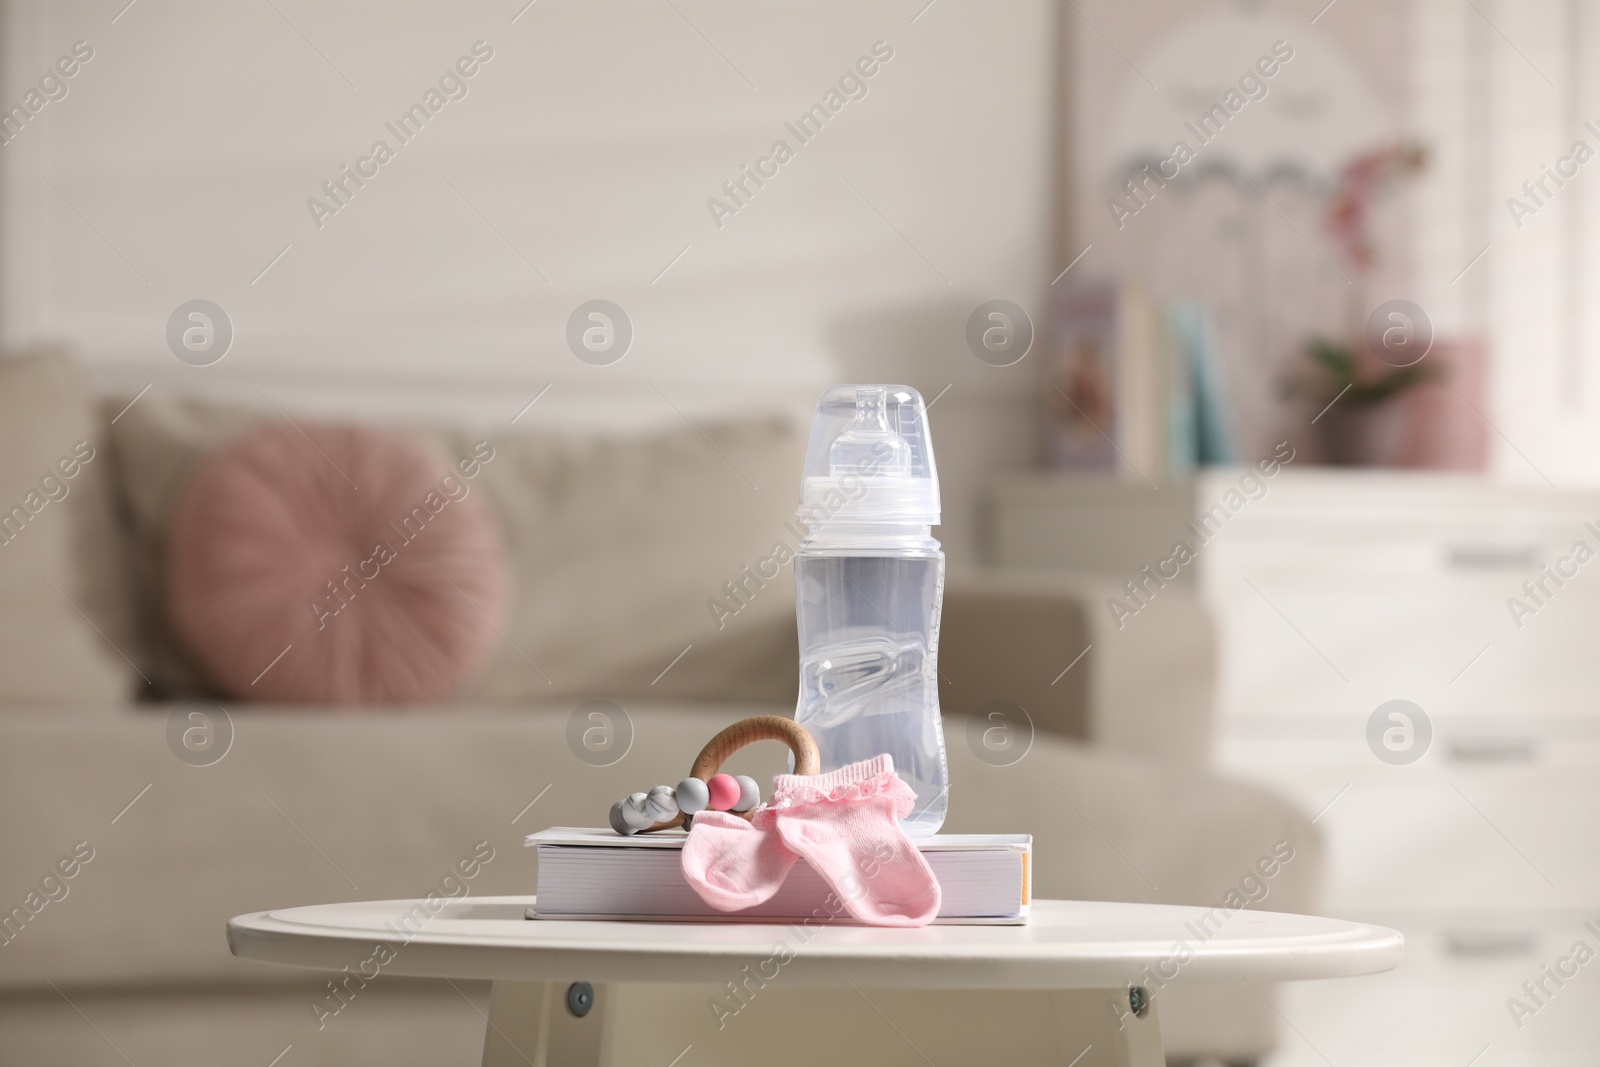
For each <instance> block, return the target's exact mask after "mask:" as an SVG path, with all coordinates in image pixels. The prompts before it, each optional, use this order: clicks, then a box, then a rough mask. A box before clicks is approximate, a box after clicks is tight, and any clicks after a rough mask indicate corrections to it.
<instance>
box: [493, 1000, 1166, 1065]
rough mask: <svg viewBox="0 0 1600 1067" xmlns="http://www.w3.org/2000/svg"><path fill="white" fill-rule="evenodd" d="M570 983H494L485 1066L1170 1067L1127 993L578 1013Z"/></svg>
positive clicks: (616, 1007)
mask: <svg viewBox="0 0 1600 1067" xmlns="http://www.w3.org/2000/svg"><path fill="white" fill-rule="evenodd" d="M571 985H572V983H569V982H496V983H495V985H494V993H493V996H492V1000H491V1004H490V1010H489V1028H488V1034H487V1037H486V1039H485V1042H484V1050H483V1065H484V1067H602V1065H604V1067H637V1065H640V1064H655V1065H657V1067H666V1065H668V1064H680V1067H704V1065H708V1064H710V1065H714V1064H724V1063H728V1064H760V1065H761V1067H791V1065H792V1067H802V1065H803V1067H816V1065H817V1064H818V1063H864V1062H870V1063H873V1064H876V1065H878V1067H898V1065H901V1064H904V1065H907V1067H923V1065H925V1064H930V1063H933V1064H937V1065H938V1067H960V1065H963V1064H973V1065H982V1067H990V1065H992V1064H994V1063H998V1062H1003V1063H1005V1064H1006V1065H1007V1067H1023V1065H1027V1064H1040V1065H1044V1064H1050V1065H1053V1067H1164V1063H1165V1060H1164V1057H1163V1055H1162V1047H1161V1029H1160V1022H1159V1021H1158V1019H1157V1017H1156V1006H1155V1003H1154V1002H1153V1001H1152V1000H1151V999H1150V998H1149V997H1148V996H1147V995H1145V994H1143V991H1141V992H1140V995H1139V996H1138V997H1134V998H1133V999H1131V1000H1130V991H1129V990H1128V989H1114V990H1073V991H1055V990H899V989H874V988H858V987H854V986H846V987H844V988H843V989H822V988H807V987H791V986H786V985H784V984H783V983H782V980H781V979H778V980H774V981H768V982H766V983H764V984H757V983H755V982H752V981H745V982H743V983H741V984H739V985H734V984H733V983H728V985H727V986H725V987H722V988H718V987H715V986H697V985H676V986H667V985H641V984H633V983H613V984H609V985H596V986H594V987H593V1000H592V1003H591V1005H590V1006H589V1007H588V1009H587V1011H586V1014H584V1015H582V1016H579V1015H576V1014H574V1012H573V1011H572V1010H571V1009H569V1008H568V995H569V989H570V988H571ZM579 1007H580V1009H581V1008H582V1003H581V1001H580V1002H579ZM1134 1007H1138V1008H1139V1010H1138V1011H1137V1012H1135V1011H1134V1010H1133V1009H1134ZM680 1061H681V1063H680Z"/></svg>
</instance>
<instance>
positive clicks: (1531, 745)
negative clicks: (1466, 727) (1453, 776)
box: [1446, 737, 1539, 763]
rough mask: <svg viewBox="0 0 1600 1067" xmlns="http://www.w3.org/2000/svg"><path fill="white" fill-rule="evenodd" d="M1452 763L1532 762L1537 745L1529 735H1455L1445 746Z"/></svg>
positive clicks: (1537, 752)
mask: <svg viewBox="0 0 1600 1067" xmlns="http://www.w3.org/2000/svg"><path fill="white" fill-rule="evenodd" d="M1446 751H1447V752H1449V754H1450V760H1451V762H1453V763H1534V762H1537V761H1538V759H1539V746H1538V744H1537V743H1536V742H1535V741H1534V739H1533V738H1531V737H1455V738H1451V739H1450V742H1449V744H1448V745H1447V746H1446Z"/></svg>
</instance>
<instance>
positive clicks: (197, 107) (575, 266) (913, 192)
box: [0, 0, 1064, 555]
mask: <svg viewBox="0 0 1600 1067" xmlns="http://www.w3.org/2000/svg"><path fill="white" fill-rule="evenodd" d="M526 2H527V0H504V2H496V3H492V4H491V3H473V4H445V3H418V2H403V3H395V2H385V3H377V2H343V3H339V4H336V5H333V4H318V3H312V2H308V0H250V2H239V3H228V4H217V3H202V2H198V0H136V2H135V3H133V4H132V5H129V6H125V5H126V4H127V0H107V2H104V3H100V2H97V3H92V4H74V5H64V4H51V3H45V2H44V0H7V2H6V3H4V5H3V11H4V18H5V24H6V25H5V29H6V32H5V35H4V57H3V58H4V75H3V82H0V84H3V86H4V92H3V97H0V106H3V107H5V108H10V107H12V106H13V105H14V104H22V103H24V102H25V99H26V94H27V93H28V92H29V91H30V89H33V88H36V87H37V86H38V85H39V81H40V78H41V77H44V76H47V75H49V74H50V73H51V71H52V69H53V65H54V64H55V62H56V60H57V59H58V58H59V57H62V56H66V55H69V54H71V52H72V49H73V46H74V44H75V42H79V41H85V42H88V45H89V46H90V47H92V49H93V58H92V59H91V60H89V61H88V62H86V63H82V64H81V65H80V67H79V69H78V70H77V71H76V73H75V74H74V75H73V76H72V77H71V78H70V79H62V81H63V83H64V85H65V86H66V89H67V92H66V95H65V96H64V97H63V98H61V99H57V100H52V101H50V102H49V103H47V104H46V105H45V106H44V107H43V108H42V109H41V110H39V112H38V113H37V114H35V115H33V116H32V117H31V118H29V119H28V121H27V122H26V123H25V124H21V123H18V124H17V125H20V126H21V129H20V132H19V133H17V134H16V135H15V136H14V137H13V138H12V139H11V140H10V141H9V142H8V143H6V144H5V145H4V146H3V147H0V180H3V183H4V185H3V196H4V199H3V213H0V223H3V225H4V243H3V254H0V256H3V258H0V272H3V273H0V339H3V340H4V341H5V342H6V343H7V344H9V345H17V344H22V343H28V342H33V341H37V340H41V339H55V340H64V341H67V342H69V343H70V344H72V345H73V346H74V347H75V348H76V349H77V350H78V351H79V352H80V353H81V354H82V356H83V357H84V358H85V359H86V360H88V361H89V362H90V363H91V364H92V365H93V367H94V368H95V371H96V374H97V376H98V378H99V379H100V381H101V382H102V383H104V385H105V386H106V387H107V388H108V389H127V390H128V391H130V392H132V391H137V390H138V389H140V388H142V387H143V386H144V385H145V384H147V383H152V382H153V383H155V387H156V388H158V389H174V390H183V391H191V392H211V393H221V394H228V395H240V396H245V397H256V389H257V388H259V390H260V391H261V393H264V394H266V395H268V396H270V397H271V398H272V399H273V400H274V401H275V402H278V403H281V404H283V405H285V406H287V407H291V408H294V407H298V408H302V409H304V408H322V409H331V410H336V411H367V410H378V409H380V408H386V407H387V408H394V407H399V408H409V409H413V410H414V409H423V410H428V411H432V412H435V413H443V412H445V411H447V410H449V411H460V412H472V413H475V417H482V418H510V416H511V415H513V414H515V413H516V412H517V411H518V410H519V409H520V408H521V407H522V406H523V405H524V404H525V403H526V402H527V401H528V400H529V399H530V398H532V397H533V396H534V395H535V394H537V393H538V391H539V390H541V389H543V388H544V387H545V386H546V385H547V384H549V385H551V389H550V392H549V393H548V394H547V395H546V396H545V397H544V399H543V400H541V401H540V404H539V405H538V406H537V407H536V408H535V409H533V412H534V413H536V418H535V414H530V415H529V416H528V417H527V418H525V419H524V420H523V421H522V422H521V423H519V425H522V426H529V425H532V426H534V427H535V428H537V427H538V426H540V425H542V426H544V427H546V428H550V427H556V426H576V427H583V428H608V429H619V428H641V427H647V426H652V425H660V424H663V423H671V422H673V421H679V422H680V424H681V419H682V418H683V417H684V416H685V415H686V416H688V417H691V418H696V419H698V418H701V417H704V416H708V415H710V414H713V413H715V412H718V411H726V410H730V409H734V408H739V409H745V408H750V407H756V406H763V407H773V406H776V407H792V406H795V405H799V406H800V407H801V408H802V409H804V408H805V407H808V406H809V403H810V401H811V400H812V399H813V398H814V397H815V394H816V392H817V391H818V390H819V389H820V387H821V386H822V385H824V384H826V383H827V382H830V381H834V380H850V379H867V378H870V379H882V380H894V381H903V382H907V383H909V384H912V385H914V386H916V387H918V388H920V389H921V390H922V391H923V393H924V395H925V396H927V397H928V398H929V399H932V398H933V397H934V396H935V395H937V394H938V393H939V392H940V391H941V390H943V389H944V388H945V387H946V386H947V385H949V386H950V387H951V388H950V390H949V392H948V393H947V394H946V395H945V396H944V397H943V398H942V399H941V400H940V401H939V403H938V405H936V407H935V409H934V412H933V419H934V426H935V434H936V438H935V440H936V444H937V446H938V449H939V458H940V466H941V471H942V473H943V474H944V477H945V480H946V526H945V531H944V532H945V537H946V540H947V542H949V543H950V547H951V548H952V549H954V550H955V552H956V554H958V555H959V554H962V553H964V552H965V551H966V549H967V546H968V545H969V544H970V539H971V525H972V524H971V521H970V518H971V511H972V499H973V489H974V487H975V485H976V484H977V482H978V480H979V479H980V478H981V476H982V472H983V471H985V470H987V469H990V468H992V467H994V466H996V465H1002V464H1007V463H1015V462H1020V461H1022V460H1024V459H1026V458H1028V457H1030V456H1031V454H1032V449H1033V436H1032V435H1033V427H1032V420H1031V416H1032V411H1033V403H1032V400H1031V393H1032V389H1033V383H1034V382H1035V380H1036V376H1035V373H1034V370H1035V367H1034V363H1035V362H1036V361H1029V360H1025V361H1024V362H1023V363H1022V364H1019V365H1017V366H1015V367H1011V368H1004V369H1001V368H993V367H989V366H986V365H984V364H981V363H979V362H978V361H977V360H976V359H975V358H974V357H973V356H972V355H971V354H970V353H969V352H968V351H967V349H966V346H965V343H964V340H963V327H964V324H965V320H966V317H967V315H968V313H969V312H970V311H971V310H972V308H973V307H974V305H976V304H977V303H978V302H980V301H983V300H987V299H991V298H995V297H1005V298H1009V299H1012V300H1015V301H1017V302H1018V303H1020V304H1022V305H1023V306H1024V307H1027V308H1030V309H1031V308H1033V307H1035V306H1036V304H1037V301H1038V299H1039V297H1040V295H1041V294H1042V293H1043V291H1044V290H1045V288H1046V286H1047V285H1048V283H1049V281H1050V279H1051V278H1052V277H1053V276H1054V275H1055V273H1056V272H1057V271H1058V270H1059V269H1060V266H1062V265H1064V264H1053V263H1052V262H1051V260H1052V259H1053V255H1052V252H1051V250H1050V247H1049V243H1050V242H1049V235H1050V219H1051V215H1052V210H1053V208H1052V203H1051V201H1052V195H1051V178H1050V167H1051V160H1052V158H1053V148H1052V143H1051V137H1052V130H1051V125H1052V122H1053V121H1054V112H1055V101H1054V82H1053V77H1054V76H1053V73H1052V71H1053V67H1052V62H1053V60H1052V55H1053V47H1054V41H1055V34H1056V29H1055V15H1054V5H1053V4H1051V3H1048V2H1045V0H1027V2H1019V3H1008V4H1005V5H1001V6H998V7H993V6H983V5H974V4H963V3H958V2H955V0H942V2H937V3H935V4H933V5H931V6H926V7H925V6H924V5H925V4H926V0H898V2H893V3H890V2H871V3H843V2H825V3H815V2H806V3H799V2H794V3H784V4H763V5H752V4H743V3H733V2H727V0H715V2H706V0H639V2H631V0H630V2H616V3H603V4H587V3H586V4H580V3H574V2H570V0H538V2H536V3H533V4H531V5H528V6H526V7H525V6H524V5H525V4H526ZM478 41H482V42H485V43H486V46H487V47H488V48H492V49H493V57H492V59H490V60H488V61H487V62H484V63H482V64H481V65H480V69H479V70H478V71H477V73H476V74H475V75H474V76H473V77H471V78H470V79H465V86H466V90H467V94H466V95H465V96H464V97H462V98H460V99H453V100H449V101H448V102H447V103H446V104H445V105H444V106H443V107H442V108H440V109H439V110H438V112H437V113H436V114H433V115H432V116H431V118H430V119H429V121H428V122H427V124H426V126H425V127H424V129H423V130H422V131H421V133H420V134H417V135H416V137H415V139H414V140H411V141H410V142H409V143H405V144H401V143H400V142H399V140H398V139H397V138H396V137H395V136H394V134H393V133H392V132H391V131H389V130H388V129H386V127H385V123H386V122H394V121H395V120H396V119H398V117H399V116H400V115H401V114H402V113H403V112H405V111H406V109H407V108H408V107H410V105H412V104H413V103H417V102H419V101H421V100H422V99H423V97H424V94H425V93H426V92H427V91H428V90H430V89H435V88H437V87H438V83H439V79H440V77H441V75H443V74H445V73H446V72H447V70H448V69H449V68H450V67H451V65H452V64H453V63H455V62H456V60H457V59H458V58H460V57H463V56H469V55H470V54H471V52H472V49H473V45H474V43H475V42H478ZM879 41H882V42H885V45H882V46H879V50H880V54H881V53H882V52H883V51H884V49H885V47H887V48H891V49H892V50H893V58H892V59H890V60H889V61H888V62H886V63H881V65H880V68H879V70H878V71H877V73H876V74H875V75H874V76H873V77H871V78H870V79H864V83H865V87H866V95H865V96H864V97H862V98H860V99H856V100H851V101H850V102H848V103H847V104H846V105H845V106H844V107H843V108H842V109H841V110H840V111H839V112H838V113H837V114H835V115H833V116H832V118H831V119H830V121H829V122H828V124H827V126H826V127H825V128H824V129H823V130H822V132H821V133H820V134H818V135H816V136H815V139H814V140H812V141H810V142H809V143H806V144H801V143H800V142H799V141H798V139H797V138H796V137H795V136H794V135H793V134H792V133H791V132H790V131H788V130H787V129H786V127H785V123H786V122H793V121H794V120H796V119H797V118H798V117H799V116H800V115H801V114H802V113H803V112H804V111H806V109H808V108H809V107H810V106H811V105H813V104H815V103H818V102H820V101H822V100H823V99H824V96H825V94H826V93H827V92H828V91H829V90H830V89H834V88H836V87H837V85H838V82H839V79H840V77H841V75H844V74H845V73H846V72H847V71H849V70H850V68H851V67H852V66H853V65H854V64H855V63H856V62H857V60H858V59H860V58H861V57H863V56H868V55H870V54H871V53H872V49H873V46H874V43H875V42H879ZM479 50H480V52H482V51H483V46H480V49H479ZM469 65H470V64H469ZM50 87H51V88H52V89H53V83H51V86H50ZM53 91H57V92H59V90H54V89H53ZM454 91H457V92H459V90H454ZM856 91H857V92H859V90H856ZM380 139H382V140H384V141H386V142H387V143H388V144H389V146H390V147H391V148H392V149H393V150H394V158H393V159H392V160H391V161H390V162H388V163H386V164H384V165H382V166H381V167H379V168H378V172H377V174H376V176H375V177H371V178H368V179H367V184H366V185H365V186H364V187H362V188H359V189H356V190H355V192H354V195H352V196H350V197H349V199H348V202H347V204H345V206H343V207H342V208H341V209H340V210H339V211H338V213H337V214H336V215H333V216H332V217H325V218H323V219H322V220H321V221H322V225H321V226H320V228H319V226H318V225H317V224H316V221H314V219H313V217H312V213H311V211H310V210H308V207H307V200H308V199H309V198H311V197H314V196H319V197H321V198H322V199H323V200H324V201H325V202H327V201H328V198H327V197H326V196H325V195H324V194H323V193H322V185H323V183H324V182H325V181H328V180H330V179H334V178H337V177H339V172H340V169H341V167H343V166H345V165H347V164H348V165H350V166H351V167H355V166H356V165H357V163H358V160H360V159H361V158H362V157H364V156H367V155H368V154H369V153H370V152H371V150H372V146H373V144H374V142H375V141H377V140H380ZM780 139H782V140H785V141H787V142H788V143H789V144H790V146H791V148H793V149H794V153H795V154H794V158H793V159H792V160H791V161H790V162H788V163H786V164H784V165H783V166H782V167H781V168H779V171H778V173H777V175H776V176H775V177H772V178H769V179H768V180H767V184H766V185H765V186H764V187H763V188H761V189H759V190H757V191H756V193H755V195H754V196H752V197H750V198H749V200H748V203H747V204H746V206H744V207H743V208H742V209H741V210H739V211H738V213H737V214H736V215H735V216H733V217H729V218H725V219H723V224H722V226H721V227H720V228H719V227H718V226H717V225H716V223H715V221H714V220H713V218H712V214H711V212H710V211H709V210H708V207H707V200H708V198H710V197H712V196H715V195H718V194H719V193H720V191H721V187H722V185H723V183H724V182H725V181H727V180H729V179H733V178H737V177H738V176H739V174H740V169H741V166H743V165H745V164H749V165H751V166H754V165H755V164H756V162H757V161H758V159H760V158H761V157H763V156H766V155H767V154H768V153H769V151H770V150H771V146H772V145H773V142H774V141H776V140H780ZM347 188H353V186H348V185H347ZM285 249H287V250H286V251H285ZM280 254H281V258H279V257H280ZM269 264H270V267H269ZM195 298H204V299H208V300H211V301H214V302H216V303H217V304H218V305H220V306H221V307H222V308H223V309H224V310H225V312H226V313H227V314H228V316H229V317H230V319H231V320H232V322H233V325H234V329H235V331H236V339H235V341H234V344H233V347H232V349H231V351H230V352H229V353H228V355H227V356H226V358H224V359H223V360H222V361H221V362H219V363H216V364H215V365H212V366H208V367H192V366H188V365H186V364H184V363H182V362H180V361H179V360H177V359H176V358H175V357H174V356H173V355H172V354H171V353H170V352H169V351H168V350H167V346H166V342H165V330H166V324H167V319H168V316H169V315H170V314H171V313H172V311H173V310H174V309H175V308H176V307H177V306H178V305H179V304H181V303H183V302H185V301H188V300H191V299H195ZM595 298H604V299H608V300H611V301H614V302H616V303H617V304H619V305H620V306H621V307H622V308H623V309H624V310H625V311H626V312H627V314H628V315H629V317H630V318H631V320H632V323H633V326H634V330H635V339H634V342H633V344H632V347H631V349H630V351H629V352H628V354H627V356H626V358H624V359H623V360H622V361H621V362H619V363H616V364H614V365H611V366H605V367H595V366H589V365H587V364H585V363H582V362H580V361H579V360H578V359H577V358H576V357H574V355H573V354H572V353H571V352H570V351H569V350H568V349H567V346H566V343H565V327H566V321H567V318H568V316H569V314H570V313H571V312H572V311H573V309H574V308H575V307H577V305H578V304H580V303H582V302H584V301H588V300H591V299H595ZM551 383H553V384H551ZM674 406H676V407H677V408H680V409H681V410H682V414H680V413H679V412H678V411H675V410H674Z"/></svg>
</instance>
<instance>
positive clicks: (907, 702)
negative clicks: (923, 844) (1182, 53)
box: [795, 524, 949, 836]
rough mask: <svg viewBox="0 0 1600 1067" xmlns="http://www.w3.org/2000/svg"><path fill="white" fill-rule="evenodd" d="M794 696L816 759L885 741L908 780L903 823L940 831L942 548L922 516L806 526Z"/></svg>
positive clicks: (841, 759)
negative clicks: (915, 520) (904, 521)
mask: <svg viewBox="0 0 1600 1067" xmlns="http://www.w3.org/2000/svg"><path fill="white" fill-rule="evenodd" d="M795 600H796V605H795V607H796V619H797V621H798V624H799V631H800V699H799V704H798V707H797V708H796V711H795V719H796V721H797V722H799V723H800V724H801V725H802V726H804V727H805V728H806V729H807V730H808V731H809V732H810V733H811V735H812V737H814V738H815V739H816V742H817V747H818V749H819V750H820V752H821V756H822V768H823V770H824V771H827V770H832V769H834V768H836V767H840V766H843V765H845V764H847V763H854V762H857V761H859V760H864V759H870V758H872V757H873V756H876V755H878V754H880V753H883V752H887V753H889V754H890V756H892V757H893V759H894V768H895V771H896V772H897V773H898V774H899V775H900V777H901V778H903V779H904V780H905V781H906V783H907V784H908V785H910V786H911V787H912V789H913V790H915V791H916V794H917V802H916V806H915V807H914V809H913V811H912V814H911V815H910V816H909V817H908V818H907V819H905V820H904V821H903V825H904V826H905V829H906V831H907V833H910V834H912V835H913V836H923V835H927V834H932V833H935V832H937V831H938V829H939V827H940V825H941V824H943V822H944V817H945V811H946V809H947V807H948V805H949V770H948V767H947V764H946V761H945V751H944V727H943V724H942V722H941V720H940V717H939V684H938V678H939V675H938V652H939V612H940V607H941V605H942V603H943V600H944V553H943V552H942V551H940V549H939V542H938V541H935V540H934V539H933V538H932V537H931V536H929V528H928V527H926V526H923V527H904V526H894V525H875V524H862V525H859V526H858V525H849V526H834V525H827V526H823V527H820V528H813V530H812V532H811V534H810V536H808V537H807V538H806V540H805V541H804V542H802V544H801V545H800V551H799V552H798V553H797V555H796V557H795Z"/></svg>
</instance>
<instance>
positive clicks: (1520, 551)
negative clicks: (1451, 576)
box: [1444, 545, 1544, 571]
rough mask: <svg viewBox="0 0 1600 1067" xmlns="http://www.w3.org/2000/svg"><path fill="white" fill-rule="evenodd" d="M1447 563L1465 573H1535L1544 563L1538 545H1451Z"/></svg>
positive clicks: (1445, 554) (1446, 559) (1447, 550)
mask: <svg viewBox="0 0 1600 1067" xmlns="http://www.w3.org/2000/svg"><path fill="white" fill-rule="evenodd" d="M1444 558H1445V563H1446V565H1447V566H1451V567H1455V568H1457V569H1458V570H1464V571H1533V570H1538V569H1539V567H1540V566H1541V565H1542V564H1543V562H1544V553H1543V552H1542V551H1541V550H1540V548H1539V546H1538V545H1522V546H1513V545H1451V546H1449V547H1448V548H1446V549H1445V553H1444Z"/></svg>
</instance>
